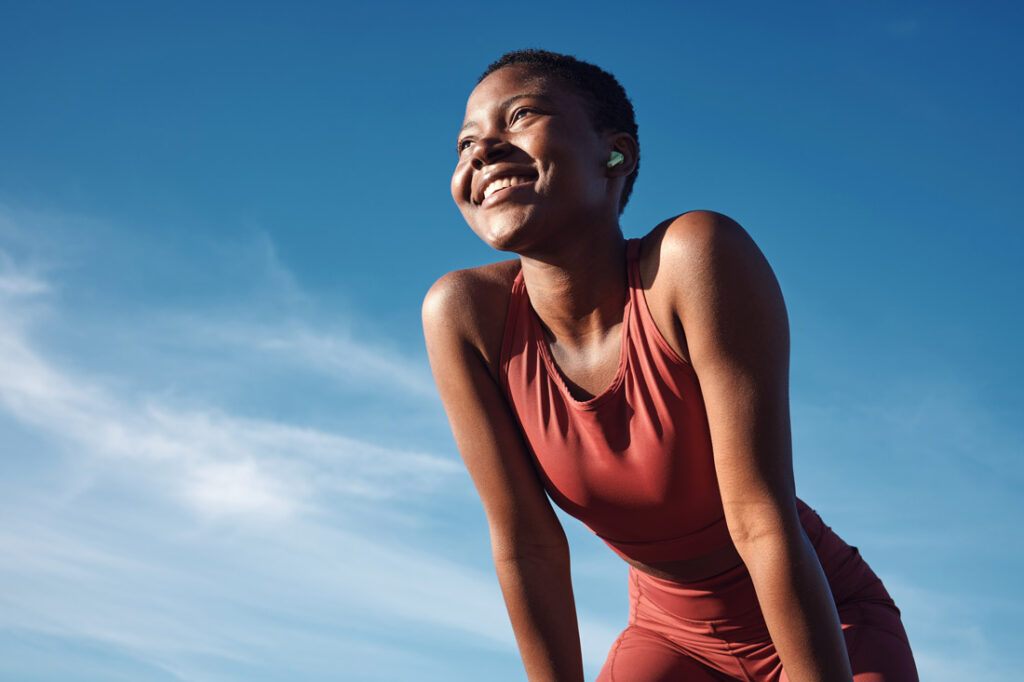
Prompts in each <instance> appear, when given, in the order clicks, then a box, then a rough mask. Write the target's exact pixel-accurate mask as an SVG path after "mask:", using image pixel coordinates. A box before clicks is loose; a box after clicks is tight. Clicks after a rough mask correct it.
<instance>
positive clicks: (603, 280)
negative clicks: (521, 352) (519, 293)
mask: <svg viewBox="0 0 1024 682" xmlns="http://www.w3.org/2000/svg"><path fill="white" fill-rule="evenodd" d="M520 261H521V262H522V269H523V280H524V281H525V283H526V288H527V291H528V292H529V295H530V304H531V305H532V306H533V309H534V311H536V313H537V316H538V317H540V319H541V321H542V322H543V323H544V326H545V327H546V328H547V331H548V333H549V334H551V335H552V336H553V337H554V338H555V339H556V340H558V342H559V343H562V344H564V345H568V346H583V345H586V344H587V343H588V342H590V341H592V340H597V341H600V339H601V338H603V337H604V335H605V334H607V333H608V332H609V331H610V330H611V329H612V328H613V327H615V326H616V325H618V324H619V323H620V322H621V321H622V311H623V309H624V308H625V304H626V297H627V296H628V293H627V282H626V244H625V240H624V239H623V237H622V232H621V231H620V230H619V228H618V225H615V228H614V230H595V231H594V232H591V233H589V234H587V235H585V236H583V237H581V238H578V239H575V240H572V241H571V243H566V244H564V245H561V246H560V247H558V248H555V249H552V250H551V251H548V252H545V253H543V254H540V253H531V254H522V255H521V256H520Z"/></svg>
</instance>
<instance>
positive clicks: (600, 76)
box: [477, 50, 640, 215]
mask: <svg viewBox="0 0 1024 682" xmlns="http://www.w3.org/2000/svg"><path fill="white" fill-rule="evenodd" d="M513 65H523V66H526V67H528V68H530V69H536V70H537V71H539V72H541V73H544V74H550V75H554V76H558V77H559V78H561V79H562V80H563V81H565V82H566V83H568V84H569V85H570V86H572V88H573V89H574V90H576V92H577V93H578V94H579V95H580V96H582V97H583V99H584V100H586V102H587V105H588V107H589V109H590V116H591V120H592V122H593V124H594V128H595V129H597V131H598V132H605V131H609V130H611V131H614V132H624V133H629V134H630V135H632V136H633V139H634V140H636V141H637V159H636V166H635V167H634V168H633V172H632V173H630V174H629V176H628V177H627V178H626V184H625V186H624V187H623V188H622V197H620V199H619V214H620V215H621V214H622V212H623V211H624V210H625V208H626V203H627V202H628V201H629V195H630V194H632V193H633V183H634V182H636V176H637V173H638V172H639V171H640V149H639V146H640V138H639V136H638V135H637V125H636V114H635V113H634V111H633V103H632V102H630V101H629V97H628V96H627V95H626V91H625V90H624V89H623V87H622V86H621V85H620V84H619V81H617V80H616V79H615V76H613V75H611V74H610V73H608V72H607V71H605V70H604V69H602V68H600V67H598V66H595V65H594V64H590V63H589V62H585V61H582V60H579V59H576V58H575V57H572V56H570V55H567V54H559V53H557V52H548V51H547V50H516V51H515V52H508V53H506V54H503V55H502V56H501V57H500V58H498V60H497V61H495V62H494V63H492V64H491V65H490V66H488V67H487V69H486V70H485V71H484V72H483V74H481V76H480V78H478V79H477V84H479V83H480V81H482V80H483V79H485V78H487V77H488V76H490V75H491V74H492V73H494V72H495V71H497V70H498V69H503V68H505V67H506V66H513Z"/></svg>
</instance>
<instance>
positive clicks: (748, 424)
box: [424, 50, 917, 682]
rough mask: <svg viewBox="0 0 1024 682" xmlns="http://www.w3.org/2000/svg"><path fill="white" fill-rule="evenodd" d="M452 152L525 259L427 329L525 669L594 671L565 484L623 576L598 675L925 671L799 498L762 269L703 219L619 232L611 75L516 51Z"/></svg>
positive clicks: (467, 189)
mask: <svg viewBox="0 0 1024 682" xmlns="http://www.w3.org/2000/svg"><path fill="white" fill-rule="evenodd" d="M458 155H459V157H458V164H457V166H456V168H455V173H454V176H453V178H452V195H453V197H454V199H455V202H456V204H458V206H459V208H460V209H461V211H462V214H463V216H464V217H465V219H466V222H467V223H468V224H469V226H470V227H471V228H472V229H473V231H474V232H475V233H476V234H477V236H479V237H480V238H481V239H483V240H484V241H485V242H486V243H487V244H489V245H491V246H492V247H494V248H496V249H499V250H502V251H509V252H512V253H515V254H517V255H518V258H517V259H515V260H510V261H505V262H502V263H496V264H493V265H487V266H483V267H479V268H473V269H470V270H464V271H458V272H453V273H450V274H448V275H446V276H444V277H442V278H441V279H440V280H439V281H438V282H437V283H436V284H435V285H434V286H433V287H432V288H431V290H430V292H429V293H428V294H427V298H426V301H425V302H424V329H425V333H426V339H427V349H428V353H429V356H430V362H431V367H432V368H433V371H434V376H435V380H436V382H437V385H438V389H439V391H440V394H441V398H442V401H443V402H444V406H445V409H446V411H447V414H448V418H449V420H450V422H451V426H452V430H453V432H454V435H455V440H456V443H457V445H458V448H459V450H460V452H461V453H462V456H463V459H464V460H465V463H466V466H467V468H468V470H469V473H470V475H471V477H472V479H473V482H474V484H475V485H476V487H477V490H478V491H479V494H480V497H481V500H482V501H483V505H484V509H485V512H486V514H487V520H488V524H489V528H490V534H491V545H492V550H493V555H494V562H495V566H496V568H497V573H498V578H499V582H500V584H501V588H502V592H503V594H504V597H505V603H506V605H507V607H508V612H509V617H510V619H511V621H512V626H513V629H514V631H515V635H516V640H517V642H518V645H519V649H520V653H521V655H522V659H523V663H524V665H525V667H526V671H527V673H528V675H529V678H530V679H531V680H559V681H573V682H575V681H578V680H582V679H583V668H582V662H581V655H580V644H579V633H578V628H577V625H576V614H575V606H574V603H573V593H572V586H571V582H570V573H569V551H568V546H567V542H566V539H565V535H564V533H563V531H562V528H561V526H560V524H559V521H558V519H557V517H556V516H555V514H554V512H553V510H552V508H551V505H550V503H549V502H548V499H547V496H546V495H545V492H547V494H548V495H550V496H551V498H552V499H553V500H554V501H555V502H557V503H558V504H559V505H560V506H562V507H563V509H565V510H566V511H567V512H569V513H570V514H573V515H574V516H576V517H578V518H580V519H581V520H582V521H584V522H585V523H586V524H587V525H588V526H589V527H590V528H591V529H592V530H593V531H594V532H595V533H597V534H598V535H599V536H601V537H602V538H603V539H604V540H605V541H606V542H607V543H608V544H609V545H610V546H611V547H612V549H614V550H615V551H616V552H617V553H618V554H619V555H620V556H622V557H623V558H624V559H625V560H626V561H627V562H629V564H630V566H631V567H630V604H631V606H630V619H629V625H628V627H627V628H626V630H625V631H623V633H622V635H621V636H620V637H619V638H618V640H617V641H616V643H615V645H614V646H613V647H612V650H611V652H610V653H609V656H608V660H607V661H606V663H605V665H604V668H603V669H602V671H601V675H600V677H599V678H598V679H599V680H601V681H605V680H608V681H612V680H620V681H624V682H647V681H653V680H722V679H738V680H780V679H781V680H786V679H788V680H792V681H794V682H796V681H809V680H829V681H830V682H831V681H835V680H850V679H855V680H857V682H868V681H871V682H880V681H882V680H885V681H887V682H891V681H895V680H899V681H901V682H902V681H907V680H916V679H917V674H916V671H915V667H914V662H913V657H912V655H911V652H910V647H909V644H908V643H907V638H906V634H905V633H904V631H903V626H902V624H901V623H900V619H899V611H898V610H897V609H896V607H895V605H894V604H893V603H892V600H891V599H890V598H889V595H888V594H887V593H886V591H885V589H884V587H882V584H881V582H879V580H878V579H877V578H876V577H875V576H874V574H873V573H872V572H871V570H870V569H869V568H868V567H867V565H866V564H865V563H864V562H863V560H861V558H860V557H859V555H858V554H857V551H856V549H855V548H851V547H849V546H847V545H846V544H845V543H843V542H842V540H840V539H839V538H838V537H837V536H835V534H834V533H832V531H831V530H830V529H828V528H827V527H826V526H824V525H823V524H822V523H821V520H820V519H819V518H818V517H817V515H816V514H815V513H814V512H813V511H812V510H810V509H809V508H808V507H806V505H804V504H803V503H802V502H800V501H799V500H797V499H796V497H795V494H794V485H793V471H792V462H791V453H790V431H789V402H788V400H789V399H788V387H787V381H788V361H789V358H788V355H789V338H788V326H787V320H786V311H785V307H784V305H783V301H782V296H781V293H780V291H779V288H778V285H777V283H776V281H775V278H774V276H773V274H772V271H771V269H770V268H769V266H768V264H767V262H766V261H765V260H764V258H763V256H762V255H761V253H760V252H759V251H758V249H757V247H756V246H755V245H754V243H753V242H752V241H751V239H750V238H749V236H748V235H747V234H746V233H745V232H744V231H743V229H742V228H741V227H740V226H739V225H737V224H736V223H734V222H733V221H731V220H729V219H728V218H726V217H724V216H721V215H718V214H715V213H711V212H704V211H695V212H690V213H686V214H683V215H681V216H678V217H676V218H673V219H670V220H667V221H665V222H664V223H662V224H660V225H658V226H657V227H655V228H654V230H652V231H651V232H650V233H649V234H647V235H646V236H645V237H643V238H642V239H639V240H631V241H629V242H626V241H625V240H624V239H623V236H622V233H621V230H620V228H619V223H618V219H619V215H620V214H621V212H622V209H623V208H624V206H625V204H626V201H627V200H628V197H629V193H630V190H631V188H632V184H633V180H634V178H635V177H636V173H637V168H638V162H639V146H638V143H637V133H636V124H635V122H634V118H633V110H632V105H631V104H630V103H629V100H628V98H627V97H626V94H625V92H624V91H623V90H622V88H621V86H619V84H618V83H617V81H615V79H614V77H612V76H611V75H610V74H607V73H605V72H604V71H602V70H600V69H598V68H597V67H595V66H593V65H590V64H587V63H585V62H580V61H577V60H576V59H574V58H572V57H568V56H564V55H558V54H554V53H550V52H543V51H534V50H528V51H522V52H515V53H510V54H508V55H505V56H504V57H502V58H501V59H500V60H498V61H497V62H495V63H494V64H492V65H491V67H490V68H488V70H487V71H486V72H485V73H484V75H483V76H482V77H481V79H480V80H479V82H478V84H477V86H476V88H475V89H474V90H473V92H472V94H471V95H470V97H469V101H468V103H467V107H466V119H465V122H464V125H463V127H462V130H461V132H460V134H459V138H458Z"/></svg>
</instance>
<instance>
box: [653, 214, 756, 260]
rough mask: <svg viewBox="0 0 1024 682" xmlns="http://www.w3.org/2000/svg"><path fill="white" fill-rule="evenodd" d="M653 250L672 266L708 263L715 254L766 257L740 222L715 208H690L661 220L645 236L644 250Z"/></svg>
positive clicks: (660, 258) (733, 256) (659, 257)
mask: <svg viewBox="0 0 1024 682" xmlns="http://www.w3.org/2000/svg"><path fill="white" fill-rule="evenodd" d="M652 251H653V252H656V253H657V257H658V260H660V261H662V262H664V264H665V265H670V266H677V265H696V264H700V263H706V262H707V261H709V260H710V259H712V258H714V257H716V256H717V257H723V256H724V257H732V258H761V259H763V258H764V257H763V256H762V255H761V252H760V251H759V250H758V248H757V246H756V245H755V244H754V240H753V239H751V238H750V235H749V234H747V231H746V230H744V229H743V228H742V227H741V226H740V224H739V223H737V222H736V221H735V220H733V219H732V218H730V217H729V216H726V215H723V214H721V213H716V212H714V211H689V212H687V213H683V214H682V215H678V216H676V217H674V218H670V219H668V220H666V221H664V222H662V223H661V224H659V225H658V226H657V227H655V228H654V229H653V230H651V232H650V233H649V234H648V235H647V236H646V237H644V238H643V247H642V252H643V253H645V254H649V253H651V252H652Z"/></svg>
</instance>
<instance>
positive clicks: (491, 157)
mask: <svg viewBox="0 0 1024 682" xmlns="http://www.w3.org/2000/svg"><path fill="white" fill-rule="evenodd" d="M510 149H511V145H509V143H508V142H506V141H505V140H503V139H501V138H499V137H493V136H488V137H484V138H481V139H479V140H477V141H476V142H474V143H473V153H472V155H471V157H470V164H472V166H473V168H474V169H475V170H480V169H481V168H483V167H484V166H487V165H489V164H492V163H494V162H495V161H497V160H499V159H501V158H502V157H504V156H506V155H507V154H508V153H509V150H510Z"/></svg>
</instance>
